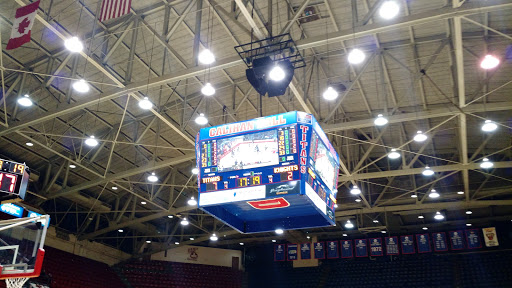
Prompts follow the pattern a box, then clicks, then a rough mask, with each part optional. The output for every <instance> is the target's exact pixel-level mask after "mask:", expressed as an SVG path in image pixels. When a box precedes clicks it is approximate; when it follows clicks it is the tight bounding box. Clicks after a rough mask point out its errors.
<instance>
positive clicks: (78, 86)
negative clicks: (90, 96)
mask: <svg viewBox="0 0 512 288" xmlns="http://www.w3.org/2000/svg"><path fill="white" fill-rule="evenodd" d="M73 89H75V91H76V92H79V93H87V92H89V89H90V87H89V84H87V82H85V80H84V79H80V80H78V81H75V82H73Z"/></svg>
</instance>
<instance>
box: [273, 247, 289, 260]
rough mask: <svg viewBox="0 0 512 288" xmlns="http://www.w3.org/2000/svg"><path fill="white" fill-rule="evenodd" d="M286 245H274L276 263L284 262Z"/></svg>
mask: <svg viewBox="0 0 512 288" xmlns="http://www.w3.org/2000/svg"><path fill="white" fill-rule="evenodd" d="M285 253H286V252H285V250H284V244H276V245H274V261H284V260H286V257H285Z"/></svg>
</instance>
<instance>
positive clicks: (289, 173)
mask: <svg viewBox="0 0 512 288" xmlns="http://www.w3.org/2000/svg"><path fill="white" fill-rule="evenodd" d="M288 180H293V172H292V171H289V172H288Z"/></svg>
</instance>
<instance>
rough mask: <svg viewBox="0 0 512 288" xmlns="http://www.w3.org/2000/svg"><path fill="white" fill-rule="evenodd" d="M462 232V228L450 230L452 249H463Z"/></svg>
mask: <svg viewBox="0 0 512 288" xmlns="http://www.w3.org/2000/svg"><path fill="white" fill-rule="evenodd" d="M462 233H463V232H462V230H457V231H450V233H449V234H450V246H451V247H452V250H462V249H464V240H463V239H462V237H463V234H462Z"/></svg>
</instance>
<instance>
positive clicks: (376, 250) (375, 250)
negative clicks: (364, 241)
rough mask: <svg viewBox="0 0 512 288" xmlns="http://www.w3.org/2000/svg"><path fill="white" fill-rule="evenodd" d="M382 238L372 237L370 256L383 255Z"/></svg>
mask: <svg viewBox="0 0 512 288" xmlns="http://www.w3.org/2000/svg"><path fill="white" fill-rule="evenodd" d="M383 255H384V251H382V238H370V256H383Z"/></svg>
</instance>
